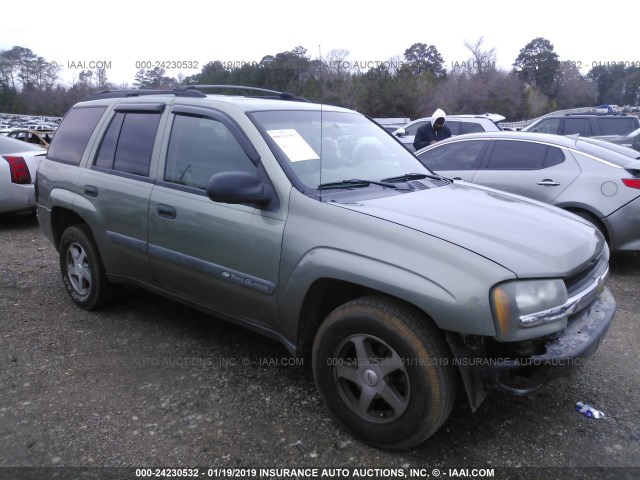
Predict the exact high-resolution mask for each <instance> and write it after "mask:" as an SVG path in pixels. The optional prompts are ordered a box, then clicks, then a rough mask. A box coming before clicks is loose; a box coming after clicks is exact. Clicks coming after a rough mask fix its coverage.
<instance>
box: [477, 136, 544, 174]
mask: <svg viewBox="0 0 640 480" xmlns="http://www.w3.org/2000/svg"><path fill="white" fill-rule="evenodd" d="M547 148H548V147H547V146H546V145H542V144H539V143H533V142H522V141H510V140H496V142H495V144H494V146H493V151H492V152H491V157H490V158H489V163H488V165H487V169H488V170H538V169H541V168H544V162H545V157H546V155H547Z"/></svg>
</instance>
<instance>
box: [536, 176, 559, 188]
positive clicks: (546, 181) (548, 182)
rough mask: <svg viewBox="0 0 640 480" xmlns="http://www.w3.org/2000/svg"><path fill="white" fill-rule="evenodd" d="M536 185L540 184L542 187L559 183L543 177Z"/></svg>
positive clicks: (555, 185)
mask: <svg viewBox="0 0 640 480" xmlns="http://www.w3.org/2000/svg"><path fill="white" fill-rule="evenodd" d="M538 185H542V186H543V187H557V186H558V185H560V183H559V182H555V181H553V180H551V179H549V178H545V179H544V180H542V181H541V182H538Z"/></svg>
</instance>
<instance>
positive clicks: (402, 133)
mask: <svg viewBox="0 0 640 480" xmlns="http://www.w3.org/2000/svg"><path fill="white" fill-rule="evenodd" d="M393 134H394V135H395V136H396V137H404V136H405V135H406V134H407V132H405V130H404V128H402V127H400V128H398V129H397V130H396V131H395V132H393Z"/></svg>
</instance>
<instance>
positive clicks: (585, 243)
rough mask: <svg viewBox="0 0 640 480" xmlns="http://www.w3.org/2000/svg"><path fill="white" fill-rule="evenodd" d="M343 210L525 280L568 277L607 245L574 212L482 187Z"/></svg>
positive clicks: (458, 188)
mask: <svg viewBox="0 0 640 480" xmlns="http://www.w3.org/2000/svg"><path fill="white" fill-rule="evenodd" d="M340 206H341V207H342V208H347V209H350V210H354V211H359V212H360V213H363V214H366V215H370V216H373V217H377V218H380V219H383V220H386V221H388V222H391V223H395V224H398V225H402V226H405V227H407V228H411V229H414V230H417V231H420V232H423V233H425V234H427V235H432V236H434V237H438V238H440V239H442V240H445V241H447V242H450V243H453V244H455V245H458V246H460V247H462V248H465V249H467V250H470V251H473V252H475V253H477V254H478V255H481V256H483V257H485V258H487V259H489V260H492V261H493V262H495V263H497V264H499V265H501V266H503V267H505V268H507V269H509V270H511V271H512V272H513V273H514V274H515V275H516V276H518V277H521V278H527V277H529V278H534V277H565V276H568V275H570V274H572V273H575V271H576V269H578V268H580V267H582V266H583V265H584V264H585V263H586V262H588V261H589V260H591V259H592V258H593V256H594V254H595V253H596V252H599V251H600V249H601V248H602V247H603V243H604V239H603V238H602V235H600V234H599V233H598V232H597V231H596V229H595V228H594V227H592V226H591V225H589V224H586V223H585V222H584V221H582V220H580V219H578V217H576V216H574V215H572V214H570V213H568V212H565V211H563V210H560V209H558V208H555V207H552V206H550V205H546V204H542V203H539V202H536V201H528V200H527V199H525V198H524V197H517V196H513V195H510V194H506V193H503V192H499V191H497V190H493V189H490V188H486V187H480V186H476V185H467V184H452V185H449V186H445V187H438V188H431V189H428V190H422V191H416V192H412V193H407V194H401V195H395V196H390V197H385V198H377V199H373V200H366V201H362V202H360V203H355V204H341V205H340Z"/></svg>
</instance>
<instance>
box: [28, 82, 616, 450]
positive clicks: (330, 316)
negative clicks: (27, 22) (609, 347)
mask: <svg viewBox="0 0 640 480" xmlns="http://www.w3.org/2000/svg"><path fill="white" fill-rule="evenodd" d="M208 87H211V86H208ZM204 88H205V87H199V89H197V88H193V87H191V88H180V89H176V90H170V91H145V90H133V91H111V92H102V93H100V94H96V95H93V96H92V97H90V98H89V99H87V100H86V101H83V102H81V103H79V104H77V105H75V106H74V107H73V108H71V110H70V111H69V112H68V113H67V115H66V116H65V118H64V120H63V122H62V124H61V126H60V127H59V129H58V131H57V133H56V136H55V137H54V140H53V143H52V144H51V147H50V148H49V151H48V154H47V158H46V160H44V161H43V162H42V164H41V166H40V170H39V173H38V178H37V202H38V218H39V221H40V225H41V229H42V231H43V232H44V234H45V235H46V236H47V237H48V238H49V239H50V240H51V242H53V244H54V245H55V247H56V248H57V250H58V252H59V257H60V270H61V272H62V279H63V281H64V285H65V287H66V290H67V291H68V293H69V295H70V296H71V298H72V299H73V301H74V302H75V303H76V304H77V305H78V306H79V307H81V308H85V309H89V310H91V309H96V308H99V307H101V306H103V305H105V304H106V303H107V302H108V301H109V300H114V299H117V289H115V287H116V286H117V284H123V283H127V284H134V285H138V286H140V287H143V288H146V289H149V290H151V291H153V292H156V293H158V294H161V295H164V296H167V297H169V298H173V299H175V300H178V301H180V302H182V303H184V304H186V305H189V306H192V307H195V308H198V309H201V310H203V311H205V312H208V313H210V314H212V315H213V316H215V317H216V318H219V319H223V320H227V321H230V322H233V323H236V324H239V325H242V326H245V327H247V328H249V329H252V330H255V331H258V332H260V333H262V334H264V335H267V336H269V337H271V338H274V339H277V340H279V341H280V342H282V343H283V344H284V345H285V346H286V348H287V349H288V350H289V351H290V352H291V353H292V354H294V355H300V356H303V357H305V358H308V359H310V360H311V364H312V369H313V374H314V378H315V381H316V384H317V388H318V390H319V392H320V395H321V397H322V399H323V401H324V403H325V405H326V406H327V408H328V410H329V411H330V412H331V414H332V415H333V416H334V417H335V418H337V419H338V420H339V421H340V422H342V423H343V424H344V425H346V426H347V428H349V430H350V431H351V432H353V434H354V435H356V436H358V437H359V438H361V439H363V440H364V441H366V442H369V443H371V444H373V445H376V446H379V447H383V448H408V447H411V446H414V445H417V444H419V443H420V442H422V441H424V440H425V439H426V438H428V437H429V436H430V435H431V434H432V433H433V432H435V431H436V430H437V429H438V428H439V427H440V426H441V425H442V424H443V423H444V422H445V420H446V419H447V417H448V415H449V413H450V411H451V409H452V406H453V404H454V400H455V398H456V394H460V395H464V396H465V397H466V398H467V399H468V402H469V404H470V405H471V408H472V409H474V410H475V409H476V408H477V407H478V406H479V405H480V404H481V402H482V401H483V400H484V398H485V397H486V395H487V394H488V393H489V392H490V391H491V390H496V389H497V390H502V391H507V392H511V393H514V394H524V393H528V392H531V391H533V390H535V389H537V388H538V387H540V386H542V385H544V384H545V383H546V382H548V381H549V380H550V379H552V378H555V377H557V376H560V375H566V374H567V373H568V372H569V371H571V370H572V369H573V367H574V366H576V365H579V364H580V363H581V362H582V360H583V359H584V358H587V357H588V356H590V355H591V354H592V353H593V352H594V351H595V349H596V348H597V346H598V344H599V343H600V341H601V339H602V338H603V337H604V336H605V334H606V332H607V330H608V328H609V325H610V323H611V321H612V319H613V316H614V312H615V301H614V299H613V298H612V296H611V294H610V292H609V290H608V289H607V288H606V287H605V286H604V281H605V279H606V277H607V274H608V271H609V267H608V260H609V250H608V247H607V245H606V243H605V241H604V239H603V237H602V235H601V234H600V233H599V232H598V231H597V230H596V229H595V228H594V227H592V226H591V225H589V224H587V223H585V222H584V221H582V220H581V219H579V218H578V217H576V216H574V215H572V214H570V213H567V212H563V211H561V210H559V209H556V208H554V207H551V206H548V205H544V204H542V203H538V202H536V201H533V200H527V199H524V198H522V197H516V196H513V195H510V194H507V193H503V192H499V191H496V190H493V189H490V188H485V187H481V186H476V185H471V184H467V183H465V182H460V181H452V180H449V179H447V178H443V177H441V176H439V175H436V174H434V173H433V172H431V171H430V170H428V169H427V168H426V167H424V166H423V165H422V164H421V163H420V162H419V161H418V160H417V159H416V158H415V157H414V156H413V155H412V154H411V153H409V152H408V151H407V150H406V149H405V148H404V147H403V146H402V144H401V143H399V142H398V141H397V140H396V139H395V138H394V137H393V136H391V135H389V134H388V133H387V132H385V131H384V130H383V129H382V128H380V127H379V126H378V125H377V124H375V123H374V122H373V121H371V120H369V119H368V118H366V117H365V116H363V115H361V114H358V113H357V112H354V111H351V110H347V109H343V108H338V107H333V106H327V105H317V104H312V103H308V102H305V101H301V100H303V99H299V98H295V97H292V96H291V95H289V94H284V93H279V92H275V93H274V92H270V93H269V94H268V96H269V97H271V98H256V97H249V96H241V95H205V94H204V93H202V90H204ZM225 88H229V87H225Z"/></svg>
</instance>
